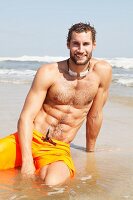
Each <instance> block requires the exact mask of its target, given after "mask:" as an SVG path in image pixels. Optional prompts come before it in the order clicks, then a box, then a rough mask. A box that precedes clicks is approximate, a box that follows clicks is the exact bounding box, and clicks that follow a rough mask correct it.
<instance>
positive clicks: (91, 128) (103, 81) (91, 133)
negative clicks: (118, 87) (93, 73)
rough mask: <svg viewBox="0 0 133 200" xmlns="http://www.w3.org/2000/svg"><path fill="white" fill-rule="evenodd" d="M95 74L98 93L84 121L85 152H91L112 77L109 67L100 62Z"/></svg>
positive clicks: (99, 126)
mask: <svg viewBox="0 0 133 200" xmlns="http://www.w3.org/2000/svg"><path fill="white" fill-rule="evenodd" d="M96 67H97V73H98V76H99V77H100V85H99V88H98V92H97V94H96V96H95V98H94V100H93V103H92V106H91V109H90V110H89V112H88V115H87V121H86V151H87V152H93V151H94V149H95V143H96V139H97V136H98V134H99V131H100V128H101V125H102V120H103V106H104V104H105V102H106V100H107V97H108V90H109V85H110V82H111V77H112V70H111V66H110V65H109V64H108V63H105V62H102V63H100V64H98V65H97V66H96Z"/></svg>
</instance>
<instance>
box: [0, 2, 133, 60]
mask: <svg viewBox="0 0 133 200" xmlns="http://www.w3.org/2000/svg"><path fill="white" fill-rule="evenodd" d="M132 9H133V1H132V0H0V57H19V56H23V55H28V56H63V57H65V56H68V55H69V50H68V49H67V46H66V38H67V33H68V29H69V28H70V27H71V26H72V25H73V24H75V23H78V22H90V23H91V25H93V26H94V27H95V29H96V31H97V37H96V40H97V47H96V49H95V51H94V52H93V55H94V56H95V57H99V58H114V57H129V58H131V57H133V53H132V50H133V39H132V35H133V22H132V21H133V10H132Z"/></svg>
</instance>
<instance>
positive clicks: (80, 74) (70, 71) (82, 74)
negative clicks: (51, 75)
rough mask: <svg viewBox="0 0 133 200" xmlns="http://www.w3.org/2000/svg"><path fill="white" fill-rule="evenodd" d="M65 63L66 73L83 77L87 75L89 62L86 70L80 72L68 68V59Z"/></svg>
mask: <svg viewBox="0 0 133 200" xmlns="http://www.w3.org/2000/svg"><path fill="white" fill-rule="evenodd" d="M67 65H68V73H69V75H70V76H75V77H85V76H87V74H88V72H89V70H90V62H89V64H88V68H87V70H85V71H83V72H80V73H77V72H74V71H72V70H71V69H70V67H69V59H68V60H67Z"/></svg>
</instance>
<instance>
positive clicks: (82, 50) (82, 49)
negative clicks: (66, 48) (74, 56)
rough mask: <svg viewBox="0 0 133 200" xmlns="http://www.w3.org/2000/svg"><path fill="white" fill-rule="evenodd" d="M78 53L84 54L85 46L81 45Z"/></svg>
mask: <svg viewBox="0 0 133 200" xmlns="http://www.w3.org/2000/svg"><path fill="white" fill-rule="evenodd" d="M78 51H79V52H80V53H83V52H84V48H83V45H79V48H78Z"/></svg>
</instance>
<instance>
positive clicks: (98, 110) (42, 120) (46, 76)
mask: <svg viewBox="0 0 133 200" xmlns="http://www.w3.org/2000/svg"><path fill="white" fill-rule="evenodd" d="M95 36H96V31H95V29H94V27H92V26H91V25H90V24H85V23H78V24H75V25H73V26H72V27H71V28H70V29H69V33H68V38H67V47H68V49H69V50H70V58H69V59H68V60H64V61H61V62H58V63H52V64H45V65H43V66H42V67H40V68H39V69H38V71H37V73H36V76H35V78H34V81H33V84H32V86H31V89H30V91H29V93H28V95H27V98H26V101H25V104H24V107H23V109H22V112H21V115H20V118H19V121H18V136H19V137H18V138H19V144H20V149H21V155H22V167H21V172H22V174H27V175H33V174H34V173H35V169H36V168H35V161H34V153H33V150H32V140H33V130H37V131H38V132H39V133H45V134H44V137H42V138H41V139H42V140H43V141H42V142H45V143H46V142H47V143H49V144H50V145H51V146H52V147H54V148H56V142H57V143H58V141H59V142H63V144H70V143H71V141H72V140H73V139H74V137H75V136H76V134H77V132H78V130H79V128H80V127H81V125H82V124H83V122H84V120H86V151H87V152H92V151H94V148H95V143H96V139H97V136H98V134H99V131H100V127H101V125H102V118H103V116H102V110H103V106H104V104H105V102H106V100H107V96H108V89H109V85H110V82H111V74H112V71H111V66H110V65H109V64H108V63H107V62H106V61H100V60H97V59H95V58H92V52H93V50H94V49H95V47H96V39H95ZM37 137H38V136H37ZM35 142H36V141H35ZM57 146H58V144H57ZM38 159H39V156H38ZM40 177H41V178H42V179H44V182H45V183H46V184H48V185H57V184H59V183H62V182H64V181H65V180H67V179H68V178H69V177H70V169H69V167H68V166H67V165H66V163H65V162H63V160H62V159H60V157H58V160H56V161H55V162H51V163H49V164H47V165H44V166H41V169H40Z"/></svg>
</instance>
